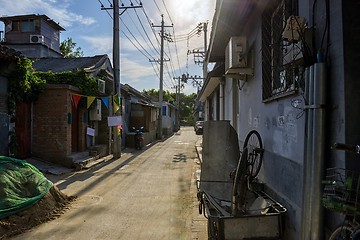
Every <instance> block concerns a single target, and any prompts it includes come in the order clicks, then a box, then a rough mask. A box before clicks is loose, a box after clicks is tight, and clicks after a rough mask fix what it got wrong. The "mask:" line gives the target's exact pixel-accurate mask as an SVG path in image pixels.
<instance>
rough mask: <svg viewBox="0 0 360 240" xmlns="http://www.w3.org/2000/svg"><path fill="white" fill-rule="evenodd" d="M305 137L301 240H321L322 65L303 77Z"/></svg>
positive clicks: (323, 69) (324, 84)
mask: <svg viewBox="0 0 360 240" xmlns="http://www.w3.org/2000/svg"><path fill="white" fill-rule="evenodd" d="M306 77H308V79H306V80H305V81H306V84H307V83H308V85H307V86H306V90H305V98H306V99H307V100H308V102H307V106H306V110H307V119H306V135H305V141H306V143H305V150H304V156H305V158H304V168H303V184H304V185H303V203H302V218H301V239H303V240H309V239H311V240H317V239H323V208H322V204H321V198H322V196H321V194H322V179H323V176H324V165H325V164H324V162H325V158H324V154H325V152H324V145H325V127H324V126H325V108H324V106H325V100H326V87H325V86H326V82H325V78H326V65H325V63H315V65H314V66H311V67H310V68H309V70H308V72H307V73H306Z"/></svg>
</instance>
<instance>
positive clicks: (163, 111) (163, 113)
mask: <svg viewBox="0 0 360 240" xmlns="http://www.w3.org/2000/svg"><path fill="white" fill-rule="evenodd" d="M162 115H163V116H166V106H162Z"/></svg>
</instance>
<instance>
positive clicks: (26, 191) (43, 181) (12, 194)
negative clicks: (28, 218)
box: [0, 156, 52, 219]
mask: <svg viewBox="0 0 360 240" xmlns="http://www.w3.org/2000/svg"><path fill="white" fill-rule="evenodd" d="M51 186H52V182H50V181H49V180H48V179H47V178H46V177H45V176H44V175H43V174H42V173H41V172H40V171H39V170H38V169H37V168H35V167H34V166H33V165H31V164H29V163H27V162H26V161H23V160H19V159H15V158H10V157H4V156H0V219H2V218H5V217H7V216H10V215H13V214H15V213H18V212H21V211H23V210H25V209H26V208H28V207H31V206H32V205H34V204H35V203H37V202H38V201H39V200H40V199H41V198H42V197H43V196H44V195H45V194H46V193H47V192H48V191H49V189H50V188H51Z"/></svg>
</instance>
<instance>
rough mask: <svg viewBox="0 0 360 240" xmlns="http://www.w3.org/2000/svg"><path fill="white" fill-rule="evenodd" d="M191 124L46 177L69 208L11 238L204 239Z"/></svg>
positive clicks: (194, 140) (195, 136) (203, 220)
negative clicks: (70, 198)
mask: <svg viewBox="0 0 360 240" xmlns="http://www.w3.org/2000/svg"><path fill="white" fill-rule="evenodd" d="M198 140H199V136H197V135H195V133H194V130H193V128H192V127H187V128H182V129H181V130H180V131H179V132H178V133H176V134H175V135H174V136H172V137H170V138H168V139H166V140H165V141H163V142H158V143H156V144H154V145H152V146H150V147H147V148H146V149H145V150H143V151H136V152H135V151H134V152H132V153H123V154H122V157H121V158H120V159H118V160H113V161H108V162H106V163H103V164H101V165H98V166H96V167H93V168H91V169H89V170H87V171H81V172H76V173H71V174H69V175H65V176H64V175H62V176H60V177H49V178H50V180H52V181H53V182H54V183H55V184H56V185H57V186H58V188H59V189H61V190H62V192H64V193H65V194H67V195H76V196H78V200H76V201H75V202H74V203H73V204H72V206H71V208H70V210H68V211H67V212H66V213H65V214H64V215H62V216H60V217H59V218H58V219H55V220H53V221H51V222H48V223H45V224H42V225H40V226H38V227H36V228H34V229H32V230H30V231H28V232H26V233H24V234H22V235H18V236H16V237H14V238H12V239H47V240H48V239H62V240H63V239H76V240H82V239H156V240H158V239H185V240H188V239H207V236H206V221H205V220H206V219H205V218H204V217H203V216H200V215H199V214H198V212H197V202H196V187H195V176H194V172H195V170H196V169H198V168H199V165H198V164H197V163H196V161H197V155H196V151H195V144H196V142H197V141H198Z"/></svg>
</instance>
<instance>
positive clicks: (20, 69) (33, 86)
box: [8, 58, 46, 113]
mask: <svg viewBox="0 0 360 240" xmlns="http://www.w3.org/2000/svg"><path fill="white" fill-rule="evenodd" d="M45 85H46V81H45V80H44V79H42V78H40V77H39V76H37V75H36V73H35V70H34V68H33V67H32V61H31V60H30V59H28V58H20V59H19V60H18V62H17V64H16V70H15V71H13V72H12V74H11V75H10V76H9V99H8V101H9V102H8V105H9V110H10V113H14V112H15V107H16V103H17V102H20V101H30V102H31V101H35V100H36V98H37V96H38V95H39V93H41V92H42V91H43V90H44V88H45Z"/></svg>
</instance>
